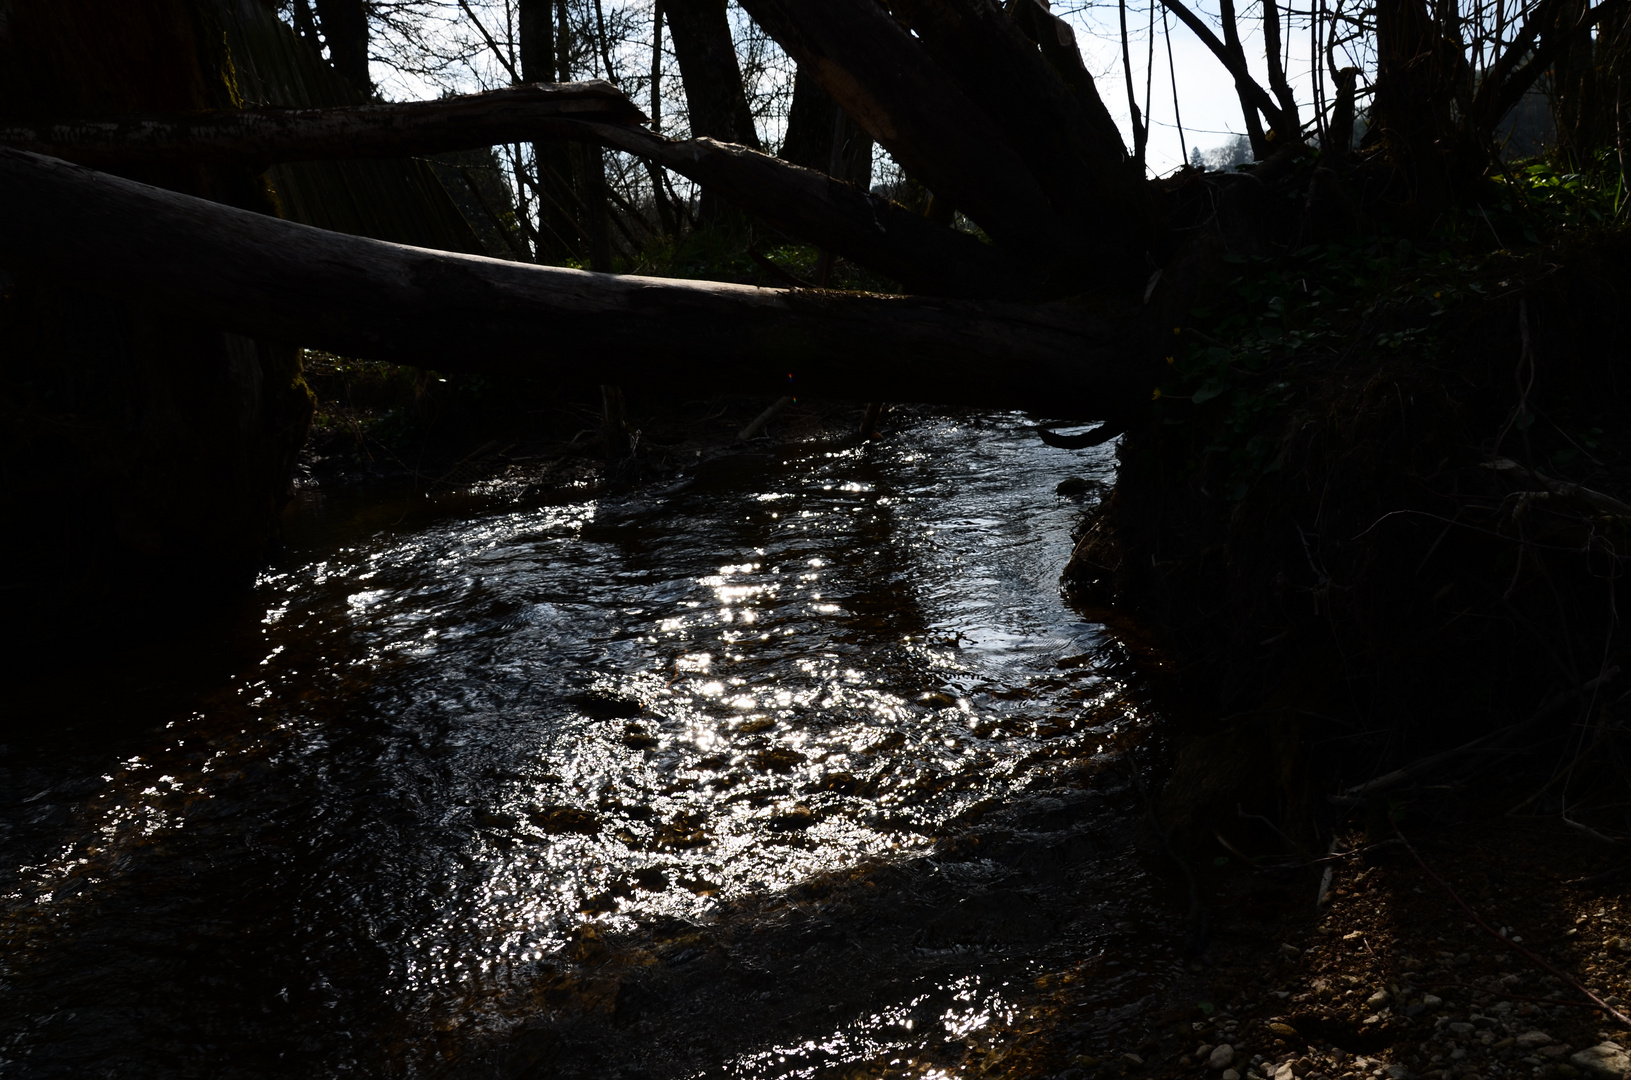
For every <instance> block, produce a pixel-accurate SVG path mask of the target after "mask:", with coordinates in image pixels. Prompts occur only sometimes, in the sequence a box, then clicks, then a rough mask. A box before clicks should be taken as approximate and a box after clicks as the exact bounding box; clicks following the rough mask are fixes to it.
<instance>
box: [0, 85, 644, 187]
mask: <svg viewBox="0 0 1631 1080" xmlns="http://www.w3.org/2000/svg"><path fill="white" fill-rule="evenodd" d="M645 119H646V118H645V115H644V114H643V113H641V112H640V110H639V109H638V108H636V107H635V105H634V103H633V102H632V101H630V100H629V99H628V97H627V96H625V95H624V93H623V91H621V90H619V89H618V88H617V87H615V86H613V85H612V84H611V83H609V82H606V81H604V80H601V79H594V80H591V81H589V82H581V83H533V84H530V85H525V86H511V87H507V88H505V89H503V90H492V91H489V92H487V93H484V94H466V95H463V96H460V97H450V98H442V99H440V100H437V101H410V102H405V103H398V104H372V105H348V106H342V107H338V108H328V109H273V108H265V109H241V110H238V109H232V110H226V109H221V110H212V111H209V112H197V113H170V114H165V115H156V116H122V117H116V118H101V119H97V118H75V119H67V120H47V121H37V122H22V121H17V120H7V121H5V122H3V123H0V144H3V145H5V146H11V147H15V148H16V149H18V150H29V151H32V152H34V153H37V154H47V155H49V156H51V157H60V158H62V159H63V160H65V161H73V162H77V163H78V164H80V165H89V166H91V167H92V168H96V169H116V168H123V167H129V166H137V165H154V164H171V163H176V162H182V163H186V164H209V165H246V166H249V167H252V168H255V167H258V168H265V167H266V166H268V165H273V164H278V163H282V162H289V161H319V160H325V159H331V158H334V159H347V158H370V157H374V158H393V157H410V156H412V155H415V154H434V153H440V152H442V151H444V150H473V149H477V148H482V147H488V146H495V145H497V144H499V143H507V142H527V141H530V139H531V136H532V135H533V134H534V133H535V132H538V131H540V130H542V131H543V132H544V133H545V134H550V133H551V131H550V129H551V122H552V121H571V120H595V121H600V122H602V123H612V124H638V123H643V122H644V121H645ZM565 130H570V129H565Z"/></svg>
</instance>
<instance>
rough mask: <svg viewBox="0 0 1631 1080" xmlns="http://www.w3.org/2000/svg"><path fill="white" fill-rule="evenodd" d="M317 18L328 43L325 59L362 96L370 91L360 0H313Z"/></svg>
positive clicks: (365, 18)
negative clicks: (326, 57) (326, 58)
mask: <svg viewBox="0 0 1631 1080" xmlns="http://www.w3.org/2000/svg"><path fill="white" fill-rule="evenodd" d="M317 21H318V22H319V23H321V24H322V28H323V40H324V41H325V42H327V43H328V55H329V62H330V63H331V64H333V65H334V70H335V71H338V72H339V73H340V74H341V75H343V76H345V79H346V81H347V82H349V83H350V84H351V85H352V86H354V87H356V88H357V92H358V93H359V94H362V95H363V96H364V97H369V96H372V94H373V93H374V80H373V77H372V76H371V75H369V73H368V10H367V9H366V8H365V7H364V6H363V0H317Z"/></svg>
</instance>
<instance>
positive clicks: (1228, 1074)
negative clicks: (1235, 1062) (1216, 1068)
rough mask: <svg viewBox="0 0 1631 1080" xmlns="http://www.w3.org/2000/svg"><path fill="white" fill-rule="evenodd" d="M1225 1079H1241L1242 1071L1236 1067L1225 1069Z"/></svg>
mask: <svg viewBox="0 0 1631 1080" xmlns="http://www.w3.org/2000/svg"><path fill="white" fill-rule="evenodd" d="M1223 1080H1240V1073H1239V1072H1237V1071H1235V1070H1234V1069H1224V1070H1223Z"/></svg>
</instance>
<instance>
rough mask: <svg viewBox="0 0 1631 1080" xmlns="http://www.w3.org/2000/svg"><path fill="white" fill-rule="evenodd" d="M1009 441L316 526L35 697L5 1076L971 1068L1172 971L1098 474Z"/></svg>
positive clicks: (463, 504)
mask: <svg viewBox="0 0 1631 1080" xmlns="http://www.w3.org/2000/svg"><path fill="white" fill-rule="evenodd" d="M1022 422H1023V421H1022V418H1021V417H1018V416H1011V415H994V416H977V415H957V416H941V417H925V418H920V419H918V420H916V421H915V422H912V423H910V424H909V425H908V426H907V428H906V430H904V431H901V432H899V433H897V434H896V435H895V437H894V438H893V439H891V440H890V441H889V442H887V443H884V444H879V445H873V446H868V447H863V448H855V449H845V450H837V451H819V450H818V451H814V452H808V453H804V454H794V455H788V456H785V457H783V458H772V457H769V456H743V457H741V458H734V459H726V460H722V461H718V462H713V463H710V464H709V465H707V466H704V467H703V468H701V469H700V470H699V473H698V475H696V476H694V477H691V478H688V479H687V480H685V481H684V482H682V483H680V484H677V485H674V486H673V487H671V488H669V489H667V490H663V491H649V490H648V491H645V492H641V493H638V494H635V495H631V496H625V497H616V498H605V499H600V500H584V501H579V502H567V503H564V504H562V503H556V504H550V505H539V504H537V503H536V502H535V501H534V502H530V503H529V502H524V501H521V500H520V498H519V497H518V496H514V495H512V493H510V492H509V491H507V490H506V489H505V488H504V486H503V485H501V484H499V485H493V486H492V487H491V488H490V490H487V491H484V492H481V493H478V494H477V495H476V496H465V497H462V498H461V499H459V500H452V501H444V502H443V503H441V504H437V503H433V502H430V501H428V500H425V499H424V498H423V497H412V496H408V495H394V496H393V495H388V494H378V493H376V494H375V495H374V496H372V497H370V498H368V499H364V498H360V497H357V496H344V497H342V496H339V495H336V496H332V497H330V498H328V499H327V500H326V501H324V500H313V501H310V502H309V504H308V505H306V506H305V507H303V508H302V509H301V510H300V515H299V516H298V517H297V519H296V520H295V522H294V524H293V530H294V531H293V534H292V541H293V543H292V549H291V554H290V555H289V557H288V558H287V559H286V560H285V563H284V565H283V566H281V567H279V568H277V569H275V570H273V571H270V572H268V573H266V574H265V575H264V576H263V578H262V581H261V584H260V586H259V588H258V590H257V593H256V596H255V598H254V603H253V611H252V612H251V613H249V614H247V615H245V616H243V617H242V618H240V619H238V620H237V621H236V622H232V623H230V625H226V626H223V627H212V628H206V629H205V630H203V631H201V632H200V634H199V635H197V636H196V637H195V639H194V640H191V641H189V642H188V643H186V644H185V645H184V646H183V647H179V648H178V647H174V646H166V647H151V648H150V647H148V646H147V645H146V644H145V643H143V642H142V641H140V640H135V641H127V642H123V643H120V647H119V649H118V650H116V651H118V652H120V653H122V654H124V658H123V659H121V660H115V661H104V660H102V659H100V658H97V659H92V658H87V660H86V663H85V664H84V665H83V666H82V667H75V668H71V669H69V670H71V671H73V674H72V675H64V674H62V673H61V672H60V671H59V672H54V673H48V674H42V675H41V676H40V677H39V678H38V679H36V680H32V681H30V680H28V679H25V680H23V685H20V686H18V687H17V688H16V692H15V693H14V695H13V696H12V704H11V706H10V708H9V710H8V711H11V712H12V717H11V720H10V721H9V722H8V724H7V729H8V731H9V732H10V734H9V735H8V736H7V737H8V739H10V742H9V743H8V745H6V746H5V747H3V748H0V770H3V771H0V782H3V785H4V787H3V792H0V794H3V800H4V805H3V810H0V813H3V817H0V830H3V833H0V852H3V854H4V856H5V860H6V861H5V867H4V870H5V878H4V879H3V884H0V947H3V952H0V1075H4V1076H8V1077H9V1076H19V1077H22V1076H30V1077H32V1076H118V1077H168V1076H210V1077H218V1076H244V1077H251V1076H284V1075H305V1076H375V1075H391V1076H429V1075H441V1074H443V1073H448V1072H452V1073H457V1074H460V1075H483V1074H486V1073H488V1072H491V1071H493V1070H499V1071H507V1072H510V1073H523V1074H525V1073H529V1072H530V1073H531V1074H535V1075H578V1074H584V1075H594V1074H597V1073H599V1072H601V1070H606V1073H605V1074H608V1075H613V1074H616V1073H617V1070H618V1069H624V1068H626V1069H634V1068H638V1070H639V1072H638V1073H637V1074H638V1075H665V1074H673V1075H685V1074H692V1075H738V1076H754V1077H774V1076H793V1075H828V1074H829V1073H832V1075H839V1073H835V1072H832V1070H834V1069H838V1068H844V1069H848V1070H850V1071H848V1072H844V1073H842V1075H923V1076H941V1075H959V1074H960V1073H959V1066H958V1065H957V1062H958V1061H959V1060H960V1058H959V1056H958V1055H959V1054H961V1053H964V1052H965V1051H966V1050H967V1048H968V1047H970V1046H975V1045H977V1044H978V1043H979V1040H980V1039H981V1038H982V1037H983V1036H982V1032H993V1031H997V1030H998V1029H1003V1028H1008V1027H1012V1026H1013V1025H1014V1024H1015V1023H1016V1022H1017V1020H1019V1019H1022V1018H1023V1015H1024V1014H1025V1010H1027V1009H1031V1008H1034V1007H1035V1004H1036V1002H1037V1001H1038V1000H1040V999H1041V997H1042V996H1045V995H1043V991H1042V990H1041V989H1039V987H1043V988H1045V987H1046V986H1047V985H1049V984H1048V980H1049V979H1050V978H1056V977H1058V976H1059V973H1060V972H1066V971H1075V972H1077V973H1078V975H1080V974H1081V973H1083V972H1088V973H1092V978H1093V979H1095V980H1096V981H1097V984H1098V991H1097V995H1098V997H1097V1004H1096V1005H1095V1006H1094V1007H1095V1009H1096V1010H1097V1012H1096V1013H1095V1015H1097V1016H1099V1019H1100V1022H1101V1023H1102V1024H1107V1025H1113V1024H1114V1023H1115V1018H1116V1016H1118V1015H1121V1014H1123V1013H1125V1012H1126V1010H1128V1009H1132V1008H1136V1003H1137V1000H1138V999H1139V995H1140V994H1142V993H1145V992H1147V991H1148V989H1149V988H1150V987H1151V986H1152V985H1154V984H1155V983H1158V982H1159V981H1160V980H1161V979H1162V978H1163V977H1164V975H1163V972H1165V971H1166V970H1167V969H1168V968H1170V966H1171V964H1172V954H1171V951H1170V948H1171V944H1172V943H1171V941H1170V940H1168V937H1169V935H1167V934H1166V932H1165V931H1164V930H1162V929H1161V927H1163V926H1166V925H1168V924H1169V923H1170V921H1171V915H1170V912H1169V911H1168V910H1167V909H1166V908H1164V907H1162V905H1161V903H1160V902H1159V898H1158V896H1157V890H1156V888H1155V887H1154V886H1153V885H1152V884H1151V882H1150V880H1149V879H1148V878H1147V877H1146V874H1145V871H1144V869H1143V868H1142V867H1143V863H1142V862H1141V861H1140V860H1139V858H1138V857H1136V856H1135V855H1134V854H1133V853H1132V848H1131V844H1130V840H1129V839H1128V838H1129V836H1130V835H1131V830H1132V828H1133V825H1132V819H1133V818H1134V817H1136V807H1135V806H1134V804H1133V803H1131V802H1130V801H1129V799H1128V797H1127V796H1126V789H1127V785H1126V783H1125V777H1124V776H1122V774H1121V773H1119V772H1118V771H1117V770H1116V769H1115V768H1113V767H1112V766H1113V765H1114V759H1115V757H1116V748H1117V747H1119V746H1121V745H1123V744H1124V743H1125V741H1126V740H1127V739H1128V738H1129V737H1132V736H1133V735H1135V734H1136V732H1137V731H1139V730H1140V729H1141V727H1142V725H1144V724H1145V720H1144V719H1143V718H1142V717H1141V716H1140V715H1139V711H1138V709H1136V708H1135V707H1132V706H1129V705H1127V704H1126V703H1127V701H1129V700H1132V699H1133V698H1130V697H1129V696H1128V694H1127V690H1128V687H1127V686H1126V685H1125V684H1124V680H1123V678H1121V677H1120V676H1118V675H1116V674H1115V671H1116V670H1117V669H1116V668H1115V666H1114V665H1113V664H1111V663H1109V662H1108V661H1107V660H1106V658H1107V657H1112V656H1113V654H1114V648H1113V646H1111V645H1110V644H1109V643H1108V642H1107V639H1106V637H1105V635H1104V633H1103V631H1102V630H1101V628H1100V627H1098V626H1096V625H1094V624H1092V623H1090V622H1087V621H1084V619H1083V617H1082V616H1081V615H1080V614H1078V613H1076V612H1074V611H1073V610H1072V609H1071V608H1070V607H1069V606H1068V605H1067V604H1066V603H1065V602H1063V601H1062V600H1061V599H1059V596H1058V593H1057V588H1056V581H1057V577H1058V573H1059V570H1060V568H1061V567H1062V566H1063V564H1064V562H1065V560H1066V558H1067V556H1068V553H1069V535H1068V533H1069V528H1070V525H1071V523H1072V521H1073V518H1074V516H1075V514H1076V513H1077V510H1076V508H1075V507H1073V506H1070V505H1067V504H1061V503H1059V502H1057V501H1056V500H1055V498H1054V495H1053V488H1054V485H1055V484H1056V483H1058V481H1059V480H1060V479H1062V478H1063V477H1065V476H1067V475H1072V474H1076V475H1085V476H1088V477H1090V478H1095V479H1099V480H1107V479H1108V478H1109V475H1110V460H1109V453H1108V451H1107V452H1105V454H1104V455H1102V456H1099V457H1093V458H1084V457H1081V456H1077V455H1070V454H1065V453H1061V452H1059V451H1052V450H1048V449H1046V448H1044V447H1042V446H1040V445H1039V444H1038V443H1036V442H1035V440H1034V436H1031V435H1028V434H1027V433H1025V432H1023V431H1021V430H1020V426H1021V424H1022ZM1135 696H1136V695H1135ZM1095 777H1098V779H1095ZM1118 777H1120V779H1118ZM1112 792H1120V794H1119V795H1117V794H1113V793H1112ZM958 836H961V837H963V838H964V839H963V841H956V840H955V838H956V837H958ZM982 840H983V841H984V842H985V845H986V846H985V848H983V849H980V850H978V851H975V848H976V847H977V846H978V844H979V843H980V842H981V841H982ZM959 843H961V844H962V847H959V846H958V844H959ZM971 845H972V846H971ZM971 852H972V854H971ZM812 882H825V883H828V884H826V885H823V886H822V887H821V888H820V889H815V888H814V886H812V885H811V883H812ZM812 890H814V891H812ZM823 890H825V891H823ZM812 896H825V897H826V898H827V899H825V900H820V901H819V902H818V901H813V900H810V897H812ZM823 905H824V906H823ZM812 912H814V913H815V914H814V915H812ZM812 918H814V919H815V922H814V923H812V922H811V921H810V920H811V919H812ZM818 924H819V925H820V926H821V927H824V929H822V930H821V932H820V933H815V934H814V935H813V936H812V933H811V932H810V931H808V929H807V928H808V926H809V925H818ZM586 926H587V927H588V928H589V929H588V930H586V929H585V927H586ZM801 927H802V928H804V929H801ZM750 930H751V933H750V932H749V931H750ZM675 942H679V944H678V945H676V944H674V943H675ZM1084 965H1086V966H1085V967H1084ZM1135 969H1136V970H1135ZM688 972H689V973H688ZM744 972H746V974H744ZM1050 972H1051V973H1053V974H1051V975H1050ZM1118 972H1127V973H1128V974H1125V975H1124V974H1119V973H1118ZM790 973H792V974H790ZM1067 981H1068V980H1067ZM1090 996H1091V995H1090ZM1118 1010H1120V1012H1118ZM631 1063H632V1064H631ZM855 1070H860V1071H859V1072H857V1071H855ZM627 1074H628V1075H635V1074H636V1073H627Z"/></svg>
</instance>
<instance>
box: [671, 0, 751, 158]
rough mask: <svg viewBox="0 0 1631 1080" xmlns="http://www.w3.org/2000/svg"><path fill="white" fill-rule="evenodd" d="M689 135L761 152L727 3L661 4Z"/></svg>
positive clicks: (684, 0)
mask: <svg viewBox="0 0 1631 1080" xmlns="http://www.w3.org/2000/svg"><path fill="white" fill-rule="evenodd" d="M663 14H665V15H667V16H668V33H669V35H670V36H671V37H672V38H673V39H674V59H676V60H677V61H679V65H680V81H681V82H682V83H683V84H684V86H685V105H686V108H687V109H688V110H689V112H690V114H691V134H692V135H693V136H696V137H699V138H700V137H702V136H707V137H708V138H710V139H718V140H719V141H720V142H731V143H737V144H739V145H741V146H748V147H752V148H753V149H755V150H757V149H758V148H759V136H758V135H757V134H756V133H755V132H754V130H753V113H752V112H751V111H749V109H748V99H747V95H746V93H745V92H744V89H743V86H742V69H741V67H740V66H739V65H738V64H737V62H736V46H735V44H734V43H733V42H732V41H731V24H730V20H729V19H728V18H726V12H725V0H664V3H663Z"/></svg>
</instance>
